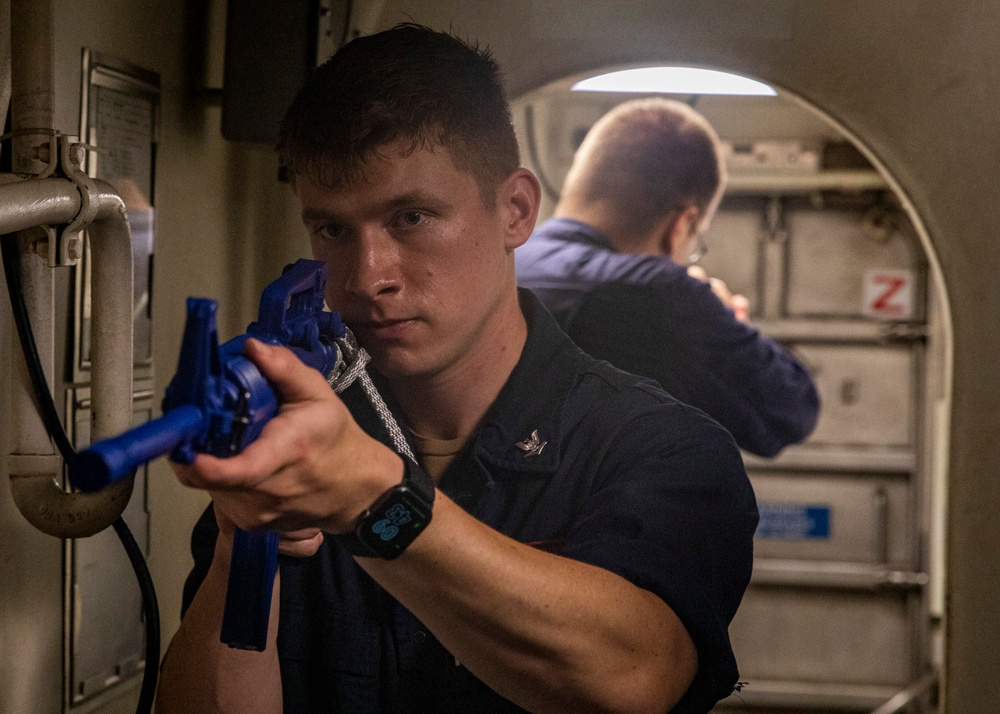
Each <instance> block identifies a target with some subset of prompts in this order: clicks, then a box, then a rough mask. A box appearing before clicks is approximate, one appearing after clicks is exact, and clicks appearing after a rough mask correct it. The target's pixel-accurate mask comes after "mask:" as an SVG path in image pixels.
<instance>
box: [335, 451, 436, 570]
mask: <svg viewBox="0 0 1000 714" xmlns="http://www.w3.org/2000/svg"><path fill="white" fill-rule="evenodd" d="M433 508H434V480H433V479H432V478H431V477H430V476H428V475H427V472H426V471H424V470H423V469H422V468H420V466H419V465H417V464H415V463H413V462H412V461H411V460H410V459H407V458H406V457H403V482H402V483H400V484H399V485H398V486H393V487H392V488H390V489H389V490H388V491H386V492H385V493H383V494H382V495H381V496H379V497H378V499H376V501H375V503H373V504H372V505H371V506H369V507H368V508H367V509H366V510H365V511H364V512H363V513H362V514H361V515H360V516H359V517H358V520H357V524H356V525H355V527H354V532H353V533H345V534H343V535H338V536H337V542H338V543H339V544H340V545H342V546H343V547H344V549H345V550H346V551H347V552H348V553H350V554H351V555H360V556H364V557H367V558H382V559H384V560H392V559H393V558H396V557H398V556H399V555H400V554H401V553H402V552H403V551H404V550H406V548H407V546H409V545H410V543H412V542H413V541H414V540H415V539H416V537H417V536H418V535H420V534H421V533H423V532H424V529H426V528H427V524H428V523H430V522H431V514H432V512H433Z"/></svg>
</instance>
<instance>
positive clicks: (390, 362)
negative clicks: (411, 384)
mask: <svg viewBox="0 0 1000 714" xmlns="http://www.w3.org/2000/svg"><path fill="white" fill-rule="evenodd" d="M368 354H370V355H371V358H372V362H371V364H372V368H373V369H374V370H375V371H376V372H378V373H379V374H380V375H381V376H383V377H385V378H386V379H389V380H408V379H414V378H416V377H422V376H424V375H425V374H427V367H426V365H424V364H423V363H421V362H419V361H418V360H415V359H414V358H413V355H412V354H409V353H404V352H403V351H402V350H395V349H391V348H390V349H387V350H379V349H377V348H376V349H372V350H369V351H368Z"/></svg>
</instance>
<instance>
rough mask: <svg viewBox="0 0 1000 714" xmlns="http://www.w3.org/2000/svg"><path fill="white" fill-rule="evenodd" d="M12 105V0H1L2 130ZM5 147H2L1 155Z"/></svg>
mask: <svg viewBox="0 0 1000 714" xmlns="http://www.w3.org/2000/svg"><path fill="white" fill-rule="evenodd" d="M9 106H10V0H0V132H2V131H3V122H4V121H6V118H7V108H8V107H9ZM2 154H3V149H2V147H0V156H2Z"/></svg>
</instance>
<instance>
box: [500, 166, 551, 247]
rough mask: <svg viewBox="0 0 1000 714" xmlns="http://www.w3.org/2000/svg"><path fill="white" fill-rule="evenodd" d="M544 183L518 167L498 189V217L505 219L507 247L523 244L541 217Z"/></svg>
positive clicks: (504, 227) (505, 241)
mask: <svg viewBox="0 0 1000 714" xmlns="http://www.w3.org/2000/svg"><path fill="white" fill-rule="evenodd" d="M541 201H542V187H541V185H540V184H539V183H538V179H537V178H535V175H534V174H533V173H531V172H530V171H529V170H528V169H526V168H523V167H522V168H519V169H517V170H516V171H514V173H512V174H511V175H510V176H508V177H507V179H506V180H505V181H504V182H503V184H501V186H500V190H499V191H498V193H497V209H498V216H499V219H500V220H502V221H503V229H504V233H505V240H504V244H505V246H506V247H507V249H508V250H514V248H517V247H518V246H519V245H523V244H524V242H525V241H526V240H528V236H530V235H531V231H533V230H534V229H535V221H536V220H537V219H538V207H539V205H540V204H541Z"/></svg>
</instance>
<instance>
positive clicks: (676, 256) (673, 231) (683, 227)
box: [663, 206, 701, 265]
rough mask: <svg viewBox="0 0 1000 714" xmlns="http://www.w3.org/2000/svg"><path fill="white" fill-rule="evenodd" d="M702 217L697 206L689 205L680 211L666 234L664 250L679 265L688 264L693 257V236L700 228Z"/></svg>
mask: <svg viewBox="0 0 1000 714" xmlns="http://www.w3.org/2000/svg"><path fill="white" fill-rule="evenodd" d="M700 218H701V211H699V210H698V208H697V206H688V207H687V208H685V209H684V210H683V211H681V212H680V215H678V216H677V218H676V219H675V220H674V222H673V224H672V225H671V226H670V229H669V231H668V232H667V235H665V236H664V239H665V241H666V243H665V244H664V245H663V252H664V253H665V254H667V255H669V256H670V258H671V259H672V260H673V261H674V262H675V263H677V264H678V265H686V264H687V262H688V258H690V257H691V251H692V245H691V236H693V235H694V234H695V232H696V231H697V230H698V221H699V220H700Z"/></svg>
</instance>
